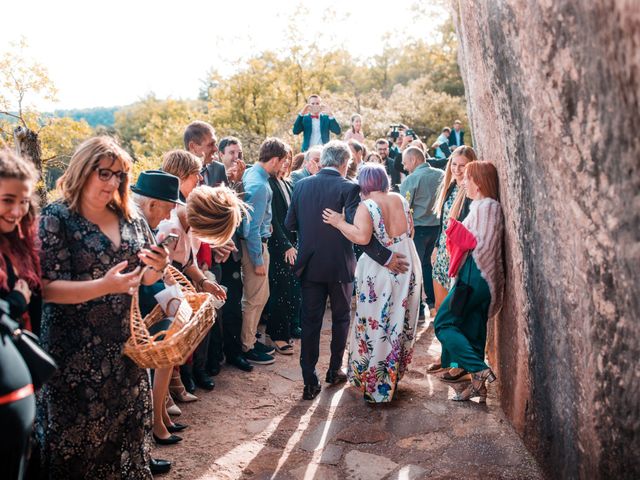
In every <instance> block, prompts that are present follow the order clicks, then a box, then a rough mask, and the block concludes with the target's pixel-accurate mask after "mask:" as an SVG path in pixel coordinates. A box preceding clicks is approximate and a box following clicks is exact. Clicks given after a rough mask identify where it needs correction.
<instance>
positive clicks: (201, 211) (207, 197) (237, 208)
mask: <svg viewBox="0 0 640 480" xmlns="http://www.w3.org/2000/svg"><path fill="white" fill-rule="evenodd" d="M243 215H248V209H247V205H246V204H245V203H244V202H243V201H242V200H240V199H239V198H238V195H237V194H236V193H235V192H234V191H233V190H231V189H230V188H228V187H225V186H220V187H208V186H206V185H202V186H200V187H196V188H194V189H193V191H192V192H191V194H190V195H189V198H188V199H187V223H188V224H189V227H191V232H192V233H193V235H194V236H196V237H198V238H200V239H201V240H203V241H205V242H209V243H212V244H214V245H217V246H221V245H224V244H225V243H227V242H228V241H229V239H231V237H232V236H233V233H234V232H235V231H236V228H238V225H240V222H241V221H242V216H243Z"/></svg>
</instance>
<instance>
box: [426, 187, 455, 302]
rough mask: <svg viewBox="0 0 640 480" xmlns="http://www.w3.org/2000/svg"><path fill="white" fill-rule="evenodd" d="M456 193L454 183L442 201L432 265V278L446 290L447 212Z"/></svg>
mask: <svg viewBox="0 0 640 480" xmlns="http://www.w3.org/2000/svg"><path fill="white" fill-rule="evenodd" d="M457 194H458V185H455V186H454V187H453V188H452V189H451V192H450V193H449V196H448V197H447V199H446V200H445V201H444V205H443V207H442V218H441V219H440V222H441V223H442V232H441V233H440V237H439V238H438V242H437V243H436V248H437V249H438V253H436V263H435V264H434V265H433V274H432V278H433V279H434V280H435V281H436V282H438V283H439V284H440V285H442V286H443V287H444V288H446V289H447V290H449V287H450V284H451V278H449V252H448V251H447V244H446V241H447V235H446V234H445V232H446V231H447V227H448V226H449V225H448V224H449V212H451V207H452V206H453V202H454V201H455V199H456V195H457Z"/></svg>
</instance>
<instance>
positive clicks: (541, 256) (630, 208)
mask: <svg viewBox="0 0 640 480" xmlns="http://www.w3.org/2000/svg"><path fill="white" fill-rule="evenodd" d="M452 4H453V10H454V12H455V13H454V21H455V23H456V28H457V32H458V36H459V39H460V52H459V62H460V66H461V69H462V72H463V77H464V80H465V87H466V92H467V99H468V103H469V114H470V118H471V124H472V128H473V132H474V139H473V140H474V145H475V146H476V147H477V150H478V153H479V156H480V158H482V159H485V160H491V161H493V162H494V163H495V164H496V165H497V167H498V170H499V172H500V180H501V188H500V194H501V201H502V204H503V207H504V212H505V220H506V235H505V251H506V267H507V269H506V271H507V291H506V296H505V300H506V302H505V307H504V309H503V311H502V313H501V314H500V315H499V317H498V318H496V319H493V321H492V325H491V332H492V334H491V339H490V348H489V350H490V360H491V362H492V364H493V365H494V366H495V367H496V370H497V374H498V376H499V378H500V386H499V390H500V391H499V393H500V397H501V401H502V405H503V408H504V410H505V412H506V413H507V415H508V416H509V418H510V419H511V420H512V423H513V424H514V426H515V427H516V429H517V430H518V431H519V432H520V434H521V435H522V436H523V438H524V439H525V442H526V443H527V445H528V446H529V448H530V449H532V450H533V452H534V453H535V454H536V456H537V458H538V460H539V461H540V463H541V465H542V467H543V468H544V469H545V471H546V474H547V475H548V476H549V477H550V478H585V479H596V478H640V460H639V459H640V433H639V432H640V406H639V403H640V367H639V366H638V364H639V363H640V348H639V339H640V289H639V288H638V284H639V282H640V226H639V215H640V176H639V173H640V172H639V166H640V140H639V139H640V134H639V131H640V122H639V121H638V117H639V116H640V108H639V107H640V104H639V96H640V2H638V1H636V0H626V1H625V0H618V1H614V0H610V1H606V0H587V1H577V0H573V1H571V0H536V1H534V0H531V1H528V2H525V1H516V0H486V1H473V0H458V1H453V2H452Z"/></svg>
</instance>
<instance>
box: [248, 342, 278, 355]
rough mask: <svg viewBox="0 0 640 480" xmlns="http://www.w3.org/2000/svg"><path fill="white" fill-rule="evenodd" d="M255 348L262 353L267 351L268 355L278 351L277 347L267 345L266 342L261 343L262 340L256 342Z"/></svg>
mask: <svg viewBox="0 0 640 480" xmlns="http://www.w3.org/2000/svg"><path fill="white" fill-rule="evenodd" d="M253 349H254V350H257V351H258V352H260V353H266V354H267V355H272V354H274V353H275V351H276V349H275V347H269V346H267V345H265V344H264V343H261V342H256V343H255V344H254V345H253Z"/></svg>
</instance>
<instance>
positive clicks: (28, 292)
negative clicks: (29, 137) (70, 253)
mask: <svg viewBox="0 0 640 480" xmlns="http://www.w3.org/2000/svg"><path fill="white" fill-rule="evenodd" d="M36 178H37V174H36V170H35V168H33V166H32V165H31V164H30V163H29V162H27V161H25V160H23V159H21V158H18V157H17V156H16V155H14V154H12V153H11V152H9V151H8V150H2V151H0V296H1V298H2V299H3V300H5V301H6V302H7V303H8V304H9V308H10V309H11V315H10V316H11V317H12V318H13V319H14V320H17V321H20V322H21V324H22V326H23V327H26V328H28V329H29V330H32V331H33V332H35V333H36V334H38V333H39V330H40V317H41V310H42V284H41V281H40V260H39V258H38V252H37V250H36V231H37V228H36V227H37V225H36V208H35V202H34V200H33V198H32V192H33V189H34V185H35V182H36Z"/></svg>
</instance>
